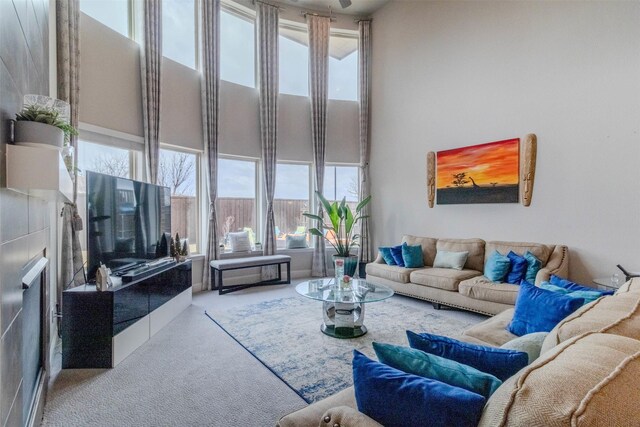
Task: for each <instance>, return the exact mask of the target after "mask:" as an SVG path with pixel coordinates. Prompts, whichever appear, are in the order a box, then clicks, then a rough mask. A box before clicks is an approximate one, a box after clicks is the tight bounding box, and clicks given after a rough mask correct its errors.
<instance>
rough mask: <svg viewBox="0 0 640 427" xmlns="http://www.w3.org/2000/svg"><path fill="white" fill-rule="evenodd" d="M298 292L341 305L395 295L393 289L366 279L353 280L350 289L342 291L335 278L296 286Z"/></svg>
mask: <svg viewBox="0 0 640 427" xmlns="http://www.w3.org/2000/svg"><path fill="white" fill-rule="evenodd" d="M296 292H298V293H299V294H300V295H302V296H305V297H307V298H311V299H315V300H318V301H324V302H339V303H367V302H376V301H382V300H384V299H387V298H389V297H391V296H392V295H393V289H391V288H388V287H386V286H383V285H374V284H373V283H370V282H367V281H366V280H364V279H353V280H352V281H351V288H350V289H342V290H341V289H339V287H338V286H337V285H336V279H335V278H333V277H327V278H324V279H315V280H309V281H306V282H302V283H300V284H298V286H296Z"/></svg>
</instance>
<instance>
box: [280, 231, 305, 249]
mask: <svg viewBox="0 0 640 427" xmlns="http://www.w3.org/2000/svg"><path fill="white" fill-rule="evenodd" d="M285 242H286V245H287V246H286V247H287V249H304V248H308V247H309V245H308V244H307V236H306V234H287V237H285Z"/></svg>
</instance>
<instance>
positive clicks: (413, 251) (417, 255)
mask: <svg viewBox="0 0 640 427" xmlns="http://www.w3.org/2000/svg"><path fill="white" fill-rule="evenodd" d="M402 261H403V262H404V266H405V267H407V268H421V267H424V259H423V258H422V246H420V245H415V246H409V245H408V244H406V243H403V244H402Z"/></svg>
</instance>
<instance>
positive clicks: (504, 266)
mask: <svg viewBox="0 0 640 427" xmlns="http://www.w3.org/2000/svg"><path fill="white" fill-rule="evenodd" d="M510 267H511V261H510V260H509V258H507V257H506V256H504V255H502V254H501V253H500V252H498V251H493V253H492V254H491V255H490V256H489V259H487V263H486V264H485V265H484V275H485V277H486V278H487V279H489V280H491V281H492V282H499V283H501V282H504V278H505V277H506V276H507V273H508V272H509V268H510Z"/></svg>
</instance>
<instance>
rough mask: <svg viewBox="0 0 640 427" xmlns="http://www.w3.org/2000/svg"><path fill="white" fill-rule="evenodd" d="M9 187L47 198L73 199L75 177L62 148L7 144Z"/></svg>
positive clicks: (57, 199) (67, 200) (61, 200)
mask: <svg viewBox="0 0 640 427" xmlns="http://www.w3.org/2000/svg"><path fill="white" fill-rule="evenodd" d="M6 147H7V187H8V188H12V189H15V190H19V191H25V192H27V193H28V194H29V195H32V196H34V197H38V198H42V199H45V200H56V201H60V202H72V201H73V181H72V180H71V176H70V175H69V172H68V171H67V167H66V166H65V164H64V160H62V156H61V154H60V151H58V150H56V149H51V148H46V147H44V148H41V147H34V146H22V145H12V144H7V146H6Z"/></svg>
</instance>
